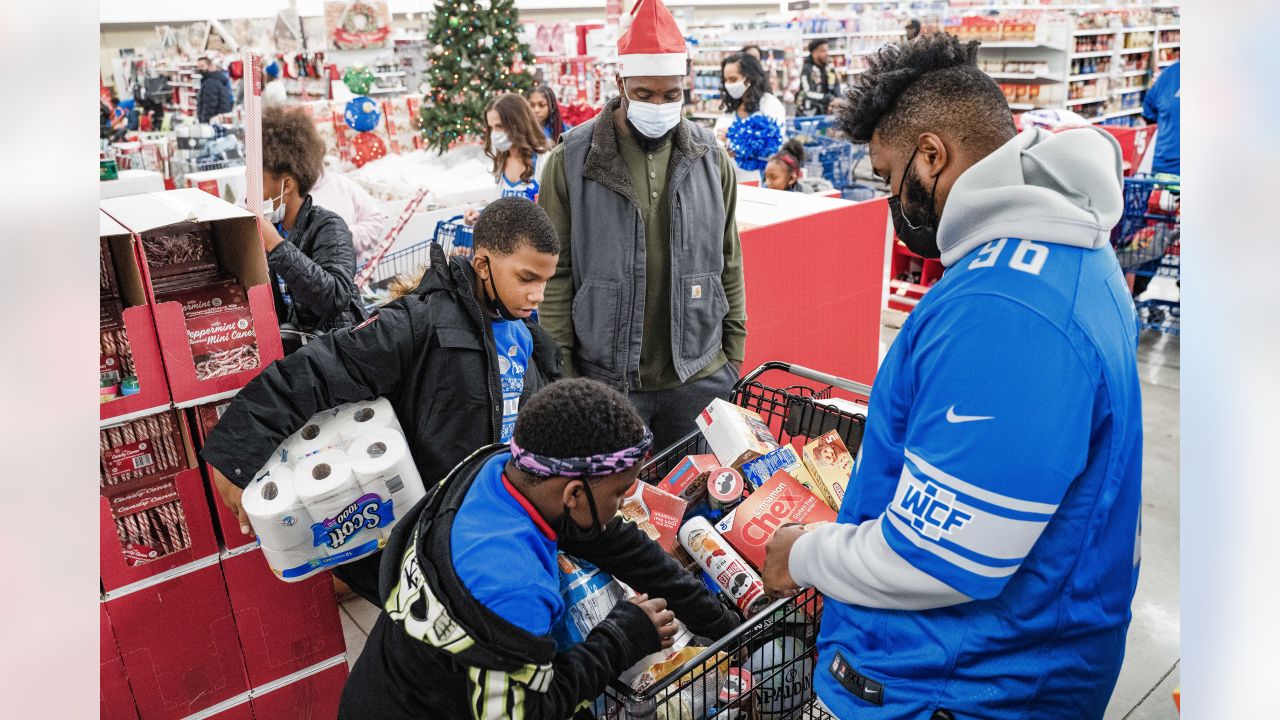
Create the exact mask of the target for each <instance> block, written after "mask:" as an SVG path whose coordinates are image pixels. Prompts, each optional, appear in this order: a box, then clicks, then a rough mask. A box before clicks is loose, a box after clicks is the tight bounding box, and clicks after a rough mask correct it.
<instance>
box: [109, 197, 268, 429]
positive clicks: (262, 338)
mask: <svg viewBox="0 0 1280 720" xmlns="http://www.w3.org/2000/svg"><path fill="white" fill-rule="evenodd" d="M102 209H103V210H104V211H106V213H107V214H109V215H110V216H111V217H112V218H114V219H115V220H116V221H117V222H119V223H120V224H121V225H123V226H124V227H126V228H128V229H129V230H130V231H131V232H132V233H133V235H134V239H135V241H136V244H137V245H138V248H139V255H138V257H139V260H140V262H139V265H140V268H141V270H142V272H143V277H144V279H145V281H146V288H147V295H148V297H149V299H150V301H151V303H152V306H153V307H154V308H155V325H156V334H157V336H158V337H159V339H160V350H161V354H162V356H163V358H164V367H165V372H166V373H167V375H168V378H169V389H170V393H171V395H172V397H173V401H174V403H175V404H177V405H178V406H179V407H187V406H190V405H195V404H198V403H201V402H210V401H213V400H216V399H218V398H220V397H224V396H226V395H227V394H229V393H231V392H234V391H235V390H238V389H239V388H241V387H244V385H245V383H247V382H249V380H251V379H253V378H254V377H256V376H257V374H258V373H259V372H261V371H262V368H263V367H265V366H266V365H267V364H268V363H271V362H272V361H274V360H277V359H279V358H281V357H283V356H284V350H283V347H282V345H281V343H280V330H279V326H278V324H277V319H276V314H275V305H274V299H273V297H272V294H271V284H270V271H269V270H268V267H267V258H266V254H265V253H264V252H263V250H262V238H261V237H260V235H259V233H258V227H257V220H256V218H254V217H253V215H251V214H250V213H249V212H248V211H246V210H243V209H241V208H238V207H236V206H235V205H232V204H230V203H228V202H226V201H224V200H221V199H220V198H217V197H214V196H213V195H210V194H209V193H207V192H204V191H203V190H198V189H195V188H186V189H182V190H171V191H168V192H162V193H151V194H147V195H134V196H130V197H122V198H113V199H111V200H106V201H103V203H102ZM206 229H207V230H208V231H209V232H210V234H211V240H212V247H213V255H214V257H213V258H211V259H206V258H200V261H204V262H206V264H207V263H216V266H217V267H219V268H221V269H223V270H225V271H227V272H229V273H230V274H231V275H233V276H234V277H235V278H236V280H237V281H238V282H239V284H240V286H241V288H242V289H243V290H244V291H245V293H246V294H247V296H248V301H249V311H250V312H249V314H248V318H251V320H249V319H248V318H242V319H241V320H240V321H237V322H238V325H237V326H236V327H232V328H229V329H228V334H232V335H235V336H236V337H238V338H244V337H247V336H248V335H249V334H252V336H253V337H254V342H255V343H256V345H257V353H258V362H257V365H256V367H251V368H246V369H244V370H240V371H238V372H234V373H230V374H227V375H222V376H217V377H210V378H207V379H200V378H199V377H197V364H196V360H195V358H194V357H193V356H192V348H191V345H190V344H189V338H188V329H187V319H186V318H185V317H184V316H183V314H182V306H181V304H180V303H177V302H162V303H157V302H156V294H155V287H154V285H155V283H154V281H155V280H156V278H155V277H153V274H152V272H151V267H150V265H149V263H148V261H147V251H146V249H145V243H146V242H147V241H148V240H149V239H151V238H158V237H165V236H168V235H173V234H176V233H180V232H188V231H198V232H204V231H205V230H206ZM195 263H196V261H193V265H194V264H195ZM166 272H167V271H166ZM193 322H195V321H193ZM233 324H234V323H233ZM219 332H221V331H219Z"/></svg>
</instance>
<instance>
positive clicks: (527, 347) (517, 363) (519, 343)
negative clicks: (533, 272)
mask: <svg viewBox="0 0 1280 720" xmlns="http://www.w3.org/2000/svg"><path fill="white" fill-rule="evenodd" d="M491 325H492V327H493V344H494V351H495V353H496V354H497V361H498V377H499V378H501V380H502V433H501V436H500V438H499V439H500V440H501V441H502V442H507V441H509V440H510V439H511V436H512V435H514V434H515V429H516V415H518V414H519V413H520V396H521V395H522V394H523V393H524V374H525V372H526V371H527V370H528V369H529V361H530V359H531V358H532V357H533V333H531V332H529V328H528V326H526V325H525V324H524V323H523V322H520V321H519V320H513V321H510V322H508V321H505V320H494V321H492V323H491Z"/></svg>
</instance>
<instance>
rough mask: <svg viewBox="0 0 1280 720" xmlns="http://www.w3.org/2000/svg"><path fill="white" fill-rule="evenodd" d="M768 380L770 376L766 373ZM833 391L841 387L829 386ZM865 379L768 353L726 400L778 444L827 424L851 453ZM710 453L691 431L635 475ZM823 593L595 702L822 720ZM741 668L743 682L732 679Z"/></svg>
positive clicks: (655, 715) (620, 712)
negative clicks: (817, 679)
mask: <svg viewBox="0 0 1280 720" xmlns="http://www.w3.org/2000/svg"><path fill="white" fill-rule="evenodd" d="M766 380H767V381H768V382H766ZM836 392H839V393H840V395H835V393H836ZM870 392H871V388H869V387H867V386H866V385H862V384H859V383H855V382H852V381H850V380H845V379H843V378H838V377H835V376H833V375H828V374H826V373H821V372H817V371H814V370H810V369H808V368H804V367H800V366H798V365H792V364H790V363H785V362H768V363H765V364H764V365H761V366H760V367H758V368H756V369H755V370H754V371H752V372H751V373H749V374H747V376H746V377H744V378H742V379H741V380H739V381H738V384H737V385H736V386H735V387H734V389H733V394H732V396H731V397H730V400H731V401H732V402H733V403H734V404H736V405H739V406H741V407H744V408H748V409H750V410H754V411H756V412H757V413H759V414H760V415H761V417H763V418H764V420H765V422H767V423H768V424H769V428H770V429H771V430H773V432H774V435H775V436H776V437H777V438H778V440H779V441H781V442H783V443H787V442H791V441H792V440H799V441H801V442H805V441H808V440H809V439H812V438H816V437H818V436H820V435H823V434H825V433H827V432H829V431H831V430H835V431H837V432H838V433H839V434H840V436H841V438H843V439H844V442H845V445H846V446H847V447H848V448H849V452H851V453H854V454H857V452H858V447H859V446H860V445H861V444H862V433H863V429H864V427H865V425H866V420H867V419H866V415H865V414H863V413H862V412H860V411H859V409H858V407H857V406H856V405H854V404H852V403H849V402H847V401H848V400H854V401H856V402H858V403H865V402H866V401H867V399H868V398H869V396H870ZM707 452H709V449H708V448H707V444H706V440H705V439H704V438H703V436H702V434H701V433H699V432H694V433H692V434H690V435H688V436H686V437H685V438H684V439H682V440H680V441H678V442H676V443H675V444H674V445H672V446H671V447H669V448H667V449H665V450H663V451H662V452H661V453H659V454H657V455H656V456H655V457H654V458H653V459H651V460H650V461H649V462H648V463H646V464H645V466H644V468H643V469H642V470H641V473H640V479H641V480H642V481H644V482H647V483H656V482H658V481H660V480H662V478H664V477H665V476H666V474H667V473H668V472H670V471H671V470H672V469H673V468H674V467H675V466H676V465H678V464H679V463H680V461H681V460H682V459H683V458H684V457H685V456H686V455H697V454H702V453H707ZM821 617H822V598H821V597H820V596H819V595H818V594H817V593H816V592H815V591H813V590H806V591H804V592H802V593H800V594H799V595H796V596H795V597H791V598H784V599H780V600H777V601H775V602H773V603H772V604H771V605H769V606H768V607H767V608H766V609H764V610H762V611H761V612H759V613H757V614H756V615H755V616H754V617H753V618H752V619H751V620H748V621H747V622H745V623H743V624H742V625H740V626H739V627H738V629H737V630H734V631H733V632H731V633H729V634H728V635H726V636H725V637H723V638H721V639H720V640H718V641H716V642H715V643H713V644H712V645H711V646H709V647H708V648H707V649H706V650H704V651H703V652H701V653H699V654H698V655H697V657H694V658H693V659H691V660H689V661H688V662H687V663H685V664H684V665H683V666H681V667H680V668H677V669H676V670H674V671H673V672H671V673H670V674H668V675H667V676H666V677H664V678H662V680H660V681H658V682H657V683H655V684H654V685H652V686H650V687H647V688H645V689H644V690H641V691H636V690H634V689H632V688H630V687H628V686H627V685H625V684H623V683H622V682H620V681H615V682H614V683H613V684H612V685H610V687H609V688H608V689H607V690H606V691H605V694H604V696H603V697H602V698H601V700H600V702H598V703H597V704H596V711H597V712H596V714H597V717H599V718H602V719H605V718H607V719H608V720H702V719H703V718H708V719H710V718H715V719H716V720H750V719H752V718H770V719H772V720H801V719H805V720H808V719H813V720H826V719H828V718H831V717H832V716H831V715H829V714H827V713H826V712H825V711H823V710H822V709H821V708H820V706H819V705H818V704H817V699H816V696H815V695H814V692H813V673H814V669H815V667H814V666H815V663H817V647H816V641H817V637H818V627H819V622H820V620H821ZM743 670H746V671H747V672H748V673H749V674H750V684H749V685H745V686H744V685H742V684H740V683H739V680H740V679H741V678H742V677H743V672H742V671H743Z"/></svg>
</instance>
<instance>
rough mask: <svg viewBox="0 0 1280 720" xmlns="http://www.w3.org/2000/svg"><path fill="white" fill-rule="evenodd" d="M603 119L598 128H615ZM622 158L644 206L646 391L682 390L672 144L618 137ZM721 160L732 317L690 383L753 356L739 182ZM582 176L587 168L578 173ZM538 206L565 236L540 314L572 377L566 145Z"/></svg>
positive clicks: (550, 163)
mask: <svg viewBox="0 0 1280 720" xmlns="http://www.w3.org/2000/svg"><path fill="white" fill-rule="evenodd" d="M610 121H611V119H610V118H608V117H605V116H603V115H602V116H601V118H600V119H599V120H598V122H610ZM617 137H618V153H619V154H620V155H621V156H622V161H623V162H624V163H625V164H626V166H627V170H628V172H629V173H630V175H631V182H632V186H633V187H634V188H635V189H636V196H637V197H638V198H639V200H640V208H639V209H640V212H641V214H642V216H643V218H644V227H645V313H644V329H643V331H642V332H643V336H642V339H641V346H640V389H641V390H668V389H671V388H674V387H679V386H680V385H681V383H680V377H679V375H678V374H677V373H676V370H675V366H674V364H673V361H672V351H671V199H670V195H669V194H668V193H667V173H668V170H669V164H670V160H671V143H669V142H668V143H667V144H666V145H664V146H663V147H662V148H660V149H658V150H655V151H654V152H652V153H646V152H645V151H644V150H642V149H641V148H640V145H639V144H638V143H636V141H635V140H634V139H633V138H632V137H631V136H629V135H626V134H624V133H618V136H617ZM713 151H714V152H718V153H719V154H720V184H721V191H722V192H723V193H724V206H725V224H724V237H723V243H724V270H723V271H722V273H721V276H720V281H721V284H722V285H723V286H724V292H725V296H726V297H727V298H728V300H729V312H728V314H727V315H726V316H725V319H724V324H723V328H722V338H721V352H720V353H719V354H718V355H717V356H716V357H715V358H714V359H713V360H712V361H711V363H710V364H709V365H707V366H706V367H705V368H703V369H702V370H701V371H700V372H698V373H697V374H696V375H694V376H693V377H691V378H689V382H693V381H695V380H700V379H702V378H705V377H707V376H709V375H711V374H712V373H714V372H716V371H717V370H719V369H720V368H721V367H723V366H724V363H725V361H726V360H728V361H730V362H733V363H735V364H737V365H741V363H742V361H743V358H744V357H745V356H746V344H747V301H746V291H745V287H744V283H743V278H742V244H741V242H740V241H739V239H738V227H737V223H736V220H735V209H736V206H737V201H738V186H737V175H736V172H735V169H734V166H733V161H732V160H731V159H730V158H729V156H728V154H727V153H725V151H724V150H723V149H720V148H715V149H714V150H713ZM578 171H579V172H580V171H581V169H580V168H579V169H578ZM542 179H543V185H542V189H541V192H540V193H539V195H538V204H539V205H541V206H542V208H543V210H545V211H546V213H547V216H548V217H549V218H551V222H552V224H553V225H555V228H556V232H557V233H558V234H559V236H560V259H559V262H558V263H557V266H556V273H555V276H554V277H553V278H552V279H551V281H550V282H548V283H547V290H546V296H545V298H544V300H543V302H542V305H541V306H540V307H539V309H538V318H539V322H540V323H541V324H542V326H543V327H544V328H545V329H546V330H547V332H548V333H550V334H551V336H552V337H553V338H555V339H556V341H557V342H558V343H560V346H561V347H562V348H563V351H564V359H565V362H564V365H565V371H566V374H567V375H573V374H574V370H573V362H572V354H573V347H574V343H575V337H574V329H573V317H572V314H571V308H572V304H573V295H574V287H573V254H572V252H571V246H570V237H571V235H570V232H569V230H570V227H569V226H570V222H571V221H570V218H571V213H570V209H569V193H568V187H567V183H566V181H565V164H564V146H559V147H557V148H555V149H554V150H553V151H552V152H551V155H550V156H549V157H548V158H547V164H546V167H545V168H544V169H543V174H542Z"/></svg>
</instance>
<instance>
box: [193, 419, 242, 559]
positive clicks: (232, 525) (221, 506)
mask: <svg viewBox="0 0 1280 720" xmlns="http://www.w3.org/2000/svg"><path fill="white" fill-rule="evenodd" d="M230 404H231V398H226V399H224V400H218V401H217V402H212V403H206V404H204V405H197V406H195V407H193V408H191V409H190V410H189V412H190V413H191V414H192V417H191V420H192V423H191V424H192V427H193V428H195V431H196V439H197V440H198V441H199V444H200V447H204V443H205V440H207V439H208V437H209V433H210V432H212V431H213V428H214V426H215V425H217V424H218V420H219V419H221V418H222V413H223V412H225V411H226V409H227V406H228V405H230ZM200 466H201V468H202V469H203V471H204V478H205V482H206V484H207V485H208V493H209V496H210V498H211V499H210V502H211V504H212V506H213V519H214V521H215V522H216V523H217V529H218V533H219V535H220V539H221V540H222V546H223V547H225V548H226V549H227V550H230V551H235V550H241V549H244V548H246V547H257V544H258V539H257V538H256V537H255V536H254V535H252V534H250V535H245V534H244V533H242V532H240V520H239V518H237V517H236V514H235V513H233V512H231V508H229V507H227V505H226V503H224V502H222V496H221V495H220V494H218V491H217V490H216V489H215V488H214V487H213V474H212V472H211V471H210V468H209V465H208V464H207V463H204V462H202V463H200Z"/></svg>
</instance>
